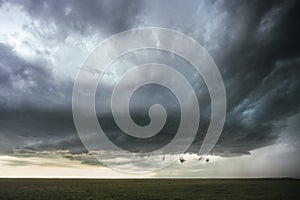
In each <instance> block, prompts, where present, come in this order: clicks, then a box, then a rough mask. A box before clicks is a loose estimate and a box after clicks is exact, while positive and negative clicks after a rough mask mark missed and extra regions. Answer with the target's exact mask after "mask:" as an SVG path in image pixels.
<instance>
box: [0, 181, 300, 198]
mask: <svg viewBox="0 0 300 200" xmlns="http://www.w3.org/2000/svg"><path fill="white" fill-rule="evenodd" d="M0 199H1V200H6V199H29V200H33V199H44V200H47V199H54V200H59V199H64V200H67V199H74V200H75V199H88V200H91V199H122V200H123V199H178V200H179V199H231V200H234V199H287V200H292V199H295V200H296V199H297V200H299V199H300V181H299V180H292V179H0Z"/></svg>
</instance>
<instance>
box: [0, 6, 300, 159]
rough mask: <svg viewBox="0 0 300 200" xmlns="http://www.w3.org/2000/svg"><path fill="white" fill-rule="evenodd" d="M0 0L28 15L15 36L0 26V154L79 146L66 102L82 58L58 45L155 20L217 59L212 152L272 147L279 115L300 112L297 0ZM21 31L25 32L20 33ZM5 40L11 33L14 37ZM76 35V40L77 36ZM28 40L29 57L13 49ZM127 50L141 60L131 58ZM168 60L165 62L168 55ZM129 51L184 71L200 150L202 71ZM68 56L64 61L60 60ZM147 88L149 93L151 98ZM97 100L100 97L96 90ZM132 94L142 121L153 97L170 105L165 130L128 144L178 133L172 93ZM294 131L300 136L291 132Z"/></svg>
mask: <svg viewBox="0 0 300 200" xmlns="http://www.w3.org/2000/svg"><path fill="white" fill-rule="evenodd" d="M0 2H1V3H0V6H1V11H0V12H6V13H7V14H6V15H9V14H11V15H13V13H10V12H9V10H13V8H17V9H18V10H19V12H20V13H22V15H26V16H27V18H28V19H27V20H24V21H23V22H22V23H21V25H20V30H19V34H16V33H14V31H12V32H5V29H6V28H9V27H3V29H1V35H0V38H1V40H0V41H1V43H0V97H1V99H0V104H1V105H0V153H1V154H6V153H8V152H10V153H11V154H16V151H15V149H30V150H32V151H55V150H68V151H70V152H71V153H72V154H81V153H86V150H85V148H84V147H83V145H82V143H81V142H80V139H79V137H78V135H77V133H76V129H75V126H74V122H73V117H72V109H71V102H72V88H73V82H74V77H75V76H74V74H75V73H74V71H76V70H77V69H78V68H79V67H80V65H81V63H82V62H83V61H84V58H85V57H84V56H83V57H80V55H78V56H79V57H80V58H81V60H76V62H72V60H73V59H74V60H75V59H76V56H77V55H73V56H74V58H73V57H72V56H71V57H69V55H67V53H66V52H67V51H68V50H69V49H73V50H74V48H75V50H78V52H79V53H78V54H80V52H86V51H88V50H90V48H88V46H89V45H90V44H92V45H90V46H92V47H95V46H96V45H97V44H98V42H100V41H101V40H103V39H105V37H107V36H110V35H113V34H115V33H118V32H120V31H124V30H128V29H131V28H134V27H145V26H159V27H165V28H171V29H174V30H176V31H180V32H182V33H184V34H187V35H189V36H191V37H193V38H194V39H195V40H197V41H198V42H199V44H201V45H203V46H204V47H205V49H206V50H207V51H208V52H209V54H210V55H211V56H212V58H213V59H214V61H215V62H216V65H217V66H218V68H219V70H220V72H221V75H222V77H223V80H224V84H225V87H226V93H227V118H226V122H225V126H224V129H223V132H222V135H221V138H220V139H219V141H218V143H217V145H216V147H215V148H214V150H213V152H212V154H217V155H221V156H236V155H243V154H249V153H250V151H252V150H255V149H258V148H261V147H266V146H269V145H272V144H274V143H276V142H278V140H279V138H282V137H283V138H284V137H285V136H284V133H283V132H282V130H285V127H286V123H285V122H286V121H287V120H288V119H289V118H290V117H292V116H294V115H296V114H298V113H299V107H300V92H299V91H300V81H299V77H300V68H299V65H300V39H299V35H300V27H299V25H298V24H299V18H300V16H299V14H298V13H299V9H300V4H299V2H298V1H187V2H182V1H130V2H129V1H87V2H85V1H12V2H6V1H3V2H2V1H0ZM3 24H4V25H5V26H9V23H3ZM48 24H49V30H48V29H47V25H48ZM4 25H1V26H4ZM51 27H52V28H51ZM44 29H45V30H44ZM27 32H28V34H30V35H31V36H30V37H33V39H28V37H27V36H26V34H25V33H27ZM14 34H16V35H14ZM95 37H99V39H96V40H95V39H94V38H95ZM11 38H18V42H15V41H14V40H13V39H11ZM78 38H82V40H81V41H77V39H78ZM31 41H42V44H43V45H44V46H45V49H44V50H37V49H35V51H34V53H31V54H30V55H24V54H22V53H20V51H21V50H22V47H24V45H25V46H26V45H27V48H29V49H31V50H32V48H33V46H34V45H35V44H34V43H35V42H31ZM17 44H18V45H17ZM71 44H72V45H71ZM68 45H69V46H68ZM84 45H86V46H84ZM18 46H20V47H19V48H18ZM20 48H21V50H20ZM82 49H84V50H82ZM86 49H88V50H86ZM64 50H66V52H65V51H64ZM55 52H59V53H57V54H55ZM64 53H65V54H66V55H64ZM151 55H152V56H151ZM153 55H154V56H153ZM135 56H136V57H139V56H140V58H139V59H137V60H134V59H135ZM169 58H170V59H171V61H166V60H168V59H169ZM131 59H133V61H132V63H133V64H138V63H140V62H146V61H148V60H151V59H152V61H153V60H154V61H163V62H169V63H168V64H170V65H174V66H176V65H177V68H178V69H181V68H183V69H184V71H183V72H182V73H183V74H184V75H185V76H186V77H188V78H189V80H190V82H191V84H192V86H193V87H194V89H195V90H196V91H197V94H198V99H199V102H200V106H201V110H204V112H203V114H202V115H201V122H200V128H199V133H198V135H197V137H196V139H195V141H194V143H193V144H192V146H191V147H190V149H189V152H198V150H199V148H200V145H201V142H202V139H203V136H204V134H205V131H206V130H207V127H208V123H209V119H210V106H209V104H210V99H209V94H208V91H207V88H206V86H205V84H204V83H203V81H202V79H201V77H200V75H199V74H196V73H195V70H193V69H192V67H191V66H189V64H188V63H186V62H184V61H182V60H181V61H180V59H178V58H174V57H171V56H169V55H167V54H166V53H163V52H160V53H156V54H155V53H154V54H151V52H149V51H145V52H141V53H137V54H136V55H133V56H132V57H131ZM62 60H64V61H62ZM141 60H142V61H141ZM68 62H69V63H72V64H70V66H65V65H67V64H65V63H68ZM118 65H124V66H126V65H127V64H126V63H122V62H119V63H116V64H115V65H114V66H112V67H118ZM182 66H183V67H182ZM125 68H126V67H125ZM175 68H176V67H175ZM64 69H66V70H65V71H64V73H66V74H68V73H69V74H72V75H70V76H68V77H65V76H60V72H61V71H62V70H64ZM69 69H71V70H69ZM111 73H112V74H113V70H112V71H111ZM119 75H120V74H119ZM107 76H108V77H109V74H108V75H107ZM100 89H101V88H100ZM102 89H103V91H104V92H107V93H109V92H108V91H106V90H109V89H111V88H110V87H109V86H107V88H102ZM153 94H155V98H150V97H152V96H153ZM160 95H161V96H160ZM108 97H109V96H108ZM158 97H160V98H158ZM99 98H100V99H101V101H103V102H107V101H105V98H103V97H101V95H100V97H99ZM134 102H144V103H145V104H136V106H137V107H138V108H139V109H135V110H134V109H133V111H134V114H133V119H134V120H135V121H136V122H137V123H139V124H147V122H149V118H148V115H147V113H148V110H147V108H149V106H150V105H151V104H154V103H161V104H163V105H165V106H166V107H167V108H168V109H169V110H168V111H169V113H170V114H169V121H167V124H166V126H165V127H164V129H163V130H162V131H163V132H164V133H168V134H163V137H161V138H157V140H149V141H147V142H146V143H145V144H147V145H145V144H144V143H142V144H141V145H140V146H135V147H136V148H137V149H135V150H136V151H143V150H144V151H147V149H151V148H152V147H153V146H156V147H157V146H158V147H159V146H160V145H163V144H164V143H166V142H167V141H168V140H170V139H171V138H172V137H173V134H170V133H175V132H176V127H178V121H179V120H180V119H179V118H178V113H179V112H180V110H179V108H178V104H176V100H175V99H174V98H173V96H172V95H171V94H169V93H166V91H165V90H164V89H162V88H159V87H157V86H153V87H148V88H144V89H141V91H140V94H137V95H136V96H135V97H134V98H133V103H134ZM101 105H102V106H103V105H105V103H102V104H101ZM102 110H104V111H107V112H105V113H104V115H102V116H104V117H103V118H102V119H99V121H100V122H101V120H102V123H103V125H104V127H105V128H106V130H107V131H108V133H109V134H111V137H112V139H113V140H115V141H117V143H120V145H121V146H122V145H123V147H124V148H125V149H126V148H127V147H129V146H132V145H131V144H132V143H131V142H132V141H133V142H134V140H132V139H130V138H126V137H125V136H124V135H122V136H120V134H121V132H120V130H119V129H118V127H117V126H116V125H115V124H114V122H113V119H112V117H111V115H110V112H109V109H108V107H105V108H102ZM294 123H297V122H294ZM163 132H162V133H163ZM294 138H295V140H298V141H299V140H300V136H299V135H296V136H294ZM156 147H155V148H156ZM18 153H19V154H20V152H18ZM70 158H71V159H74V157H72V156H71V157H70Z"/></svg>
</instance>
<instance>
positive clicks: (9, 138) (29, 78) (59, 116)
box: [0, 44, 80, 153]
mask: <svg viewBox="0 0 300 200" xmlns="http://www.w3.org/2000/svg"><path fill="white" fill-rule="evenodd" d="M0 77H1V85H0V88H1V94H0V95H1V99H0V132H1V135H0V137H1V140H0V143H1V145H0V149H1V152H2V153H3V152H4V151H11V150H12V149H14V148H22V147H27V148H35V149H39V148H42V149H47V148H51V149H52V148H58V149H62V148H63V146H65V147H64V148H66V149H72V146H73V144H75V147H74V148H73V149H75V148H76V146H80V145H76V144H78V143H80V142H79V140H78V138H77V140H76V137H75V139H74V124H73V120H72V113H71V105H70V104H71V103H70V102H71V100H70V99H69V98H70V96H71V89H72V83H71V82H68V81H66V82H59V81H58V80H55V78H54V77H53V75H52V72H51V70H50V68H49V66H47V63H46V62H42V61H36V62H34V61H31V62H29V61H27V60H25V59H23V58H22V57H20V56H18V55H17V54H16V53H15V52H14V51H13V49H12V48H11V47H9V46H7V45H4V44H0ZM75 136H76V135H75ZM65 140H66V141H69V143H68V142H66V141H65ZM71 143H72V145H71Z"/></svg>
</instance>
